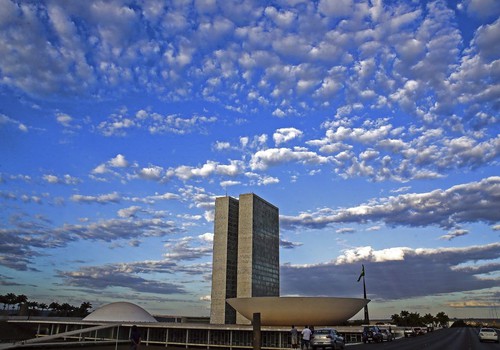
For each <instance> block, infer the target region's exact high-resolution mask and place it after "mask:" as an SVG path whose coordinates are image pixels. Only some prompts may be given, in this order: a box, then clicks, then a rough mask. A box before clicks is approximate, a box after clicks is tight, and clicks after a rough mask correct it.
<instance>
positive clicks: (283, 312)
mask: <svg viewBox="0 0 500 350" xmlns="http://www.w3.org/2000/svg"><path fill="white" fill-rule="evenodd" d="M369 301H370V299H359V298H335V297H254V298H231V299H227V302H228V303H229V305H231V306H232V307H233V308H235V309H236V311H238V312H239V313H240V314H242V315H243V316H244V317H246V318H247V319H249V320H250V321H251V320H252V318H253V314H254V313H257V312H258V313H260V314H261V316H260V317H261V319H260V320H261V325H262V326H285V325H292V324H309V325H313V326H338V325H340V324H341V323H342V322H345V321H347V320H348V319H350V318H351V317H353V316H354V315H356V313H357V312H358V311H359V310H361V309H362V308H363V307H364V306H365V305H366V304H368V302H369Z"/></svg>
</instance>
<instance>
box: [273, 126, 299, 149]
mask: <svg viewBox="0 0 500 350" xmlns="http://www.w3.org/2000/svg"><path fill="white" fill-rule="evenodd" d="M302 134H303V133H302V131H300V130H298V129H296V128H281V129H278V130H276V131H275V132H274V134H273V140H274V143H275V144H276V146H279V145H280V144H282V143H285V142H288V141H291V140H293V139H296V138H298V137H301V136H302Z"/></svg>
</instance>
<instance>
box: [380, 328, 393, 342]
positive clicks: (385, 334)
mask: <svg viewBox="0 0 500 350" xmlns="http://www.w3.org/2000/svg"><path fill="white" fill-rule="evenodd" d="M380 333H382V340H383V341H393V339H394V335H393V334H392V333H391V331H390V330H388V329H387V328H380Z"/></svg>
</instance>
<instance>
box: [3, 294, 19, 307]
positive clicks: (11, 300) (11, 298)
mask: <svg viewBox="0 0 500 350" xmlns="http://www.w3.org/2000/svg"><path fill="white" fill-rule="evenodd" d="M5 297H6V300H7V305H9V309H10V305H16V298H17V296H16V295H15V294H14V293H8V294H7V295H6V296H5Z"/></svg>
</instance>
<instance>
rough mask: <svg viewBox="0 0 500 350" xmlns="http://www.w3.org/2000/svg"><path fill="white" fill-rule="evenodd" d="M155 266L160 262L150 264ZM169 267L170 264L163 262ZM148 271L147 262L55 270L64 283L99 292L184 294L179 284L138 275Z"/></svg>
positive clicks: (183, 289)
mask: <svg viewBox="0 0 500 350" xmlns="http://www.w3.org/2000/svg"><path fill="white" fill-rule="evenodd" d="M154 265H156V266H155V267H156V268H157V270H159V268H158V267H159V266H158V265H161V264H151V267H153V266H154ZM164 265H165V266H164V267H163V268H165V267H167V268H168V267H169V266H170V265H171V264H170V263H166V264H164ZM145 271H148V263H139V264H114V265H113V264H109V265H105V266H91V267H81V268H80V269H79V270H77V271H61V270H58V271H57V276H58V277H59V278H61V279H62V280H63V281H64V283H65V285H67V286H71V287H76V288H82V289H85V290H87V289H88V290H94V291H99V293H102V292H105V291H106V290H108V289H110V288H113V287H121V288H126V289H130V290H132V291H135V292H139V293H159V294H185V293H186V291H185V288H184V287H183V286H182V285H181V284H175V283H171V282H164V281H157V280H153V279H146V278H144V277H141V276H139V273H140V272H145Z"/></svg>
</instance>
